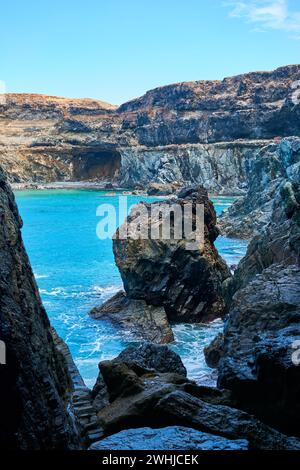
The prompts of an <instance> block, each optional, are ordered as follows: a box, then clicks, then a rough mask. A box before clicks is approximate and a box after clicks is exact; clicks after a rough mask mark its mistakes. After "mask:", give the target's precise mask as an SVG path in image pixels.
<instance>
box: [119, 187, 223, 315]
mask: <svg viewBox="0 0 300 470" xmlns="http://www.w3.org/2000/svg"><path fill="white" fill-rule="evenodd" d="M184 194H185V198H184V199H182V198H181V197H180V194H179V197H178V199H177V200H168V201H166V202H164V207H165V208H170V207H172V204H174V202H175V203H177V204H178V207H179V208H180V211H181V212H180V213H181V214H182V211H183V207H184V206H185V205H186V204H188V203H189V204H190V205H191V207H192V208H193V214H194V211H195V210H196V209H195V208H196V206H197V205H203V207H204V227H203V231H204V243H203V245H202V246H201V244H200V242H199V243H198V245H197V247H196V249H194V250H190V249H187V234H186V233H184V234H183V238H182V239H176V240H175V239H172V236H171V239H169V240H168V239H162V238H160V239H153V238H150V239H149V238H148V239H145V238H139V235H138V236H136V233H135V234H134V236H129V237H127V238H126V239H121V238H120V237H119V234H120V232H121V231H124V227H126V226H121V227H120V228H119V230H118V232H117V234H116V237H114V241H113V250H114V255H115V260H116V264H117V266H118V268H119V270H120V273H121V276H122V279H123V283H124V288H125V291H126V294H127V296H128V297H129V298H130V299H136V300H144V301H145V302H147V304H150V305H154V306H163V307H164V308H165V311H166V313H167V316H168V318H169V320H176V321H186V322H200V321H201V322H207V321H211V320H214V319H215V318H219V317H221V316H222V315H223V313H224V301H223V292H222V289H223V283H224V281H225V280H226V279H228V278H229V277H230V272H229V269H228V268H227V266H226V263H225V262H224V261H223V260H222V258H221V257H220V256H219V254H218V252H217V250H216V248H215V246H214V243H213V242H214V241H215V239H216V238H217V236H218V233H219V232H218V229H217V226H216V213H215V210H214V207H213V204H212V203H211V201H210V200H209V199H208V196H207V192H206V191H205V190H204V189H203V188H190V189H188V190H187V191H186V193H184ZM158 204H159V203H153V204H151V205H150V204H146V203H142V204H141V205H138V206H135V207H134V209H133V210H132V212H131V214H130V215H129V217H128V219H127V222H126V223H127V225H130V224H131V225H132V222H133V223H134V222H135V221H136V220H139V225H140V226H141V227H144V228H145V227H146V230H148V227H149V217H150V223H152V224H153V225H155V224H156V223H157V221H156V220H154V217H153V215H152V214H153V212H152V211H153V209H154V210H155V209H157V208H158V209H159V208H160V207H161V206H158ZM145 209H146V215H145ZM141 214H142V215H141ZM141 217H142V220H141ZM151 217H152V219H151ZM193 217H194V215H193ZM171 227H172V229H173V228H174V223H173V225H172V224H171ZM130 230H131V229H130Z"/></svg>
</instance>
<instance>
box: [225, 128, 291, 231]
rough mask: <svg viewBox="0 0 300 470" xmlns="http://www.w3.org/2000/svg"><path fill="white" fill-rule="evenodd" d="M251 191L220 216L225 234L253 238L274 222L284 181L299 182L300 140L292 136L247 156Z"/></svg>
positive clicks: (249, 189) (249, 188)
mask: <svg viewBox="0 0 300 470" xmlns="http://www.w3.org/2000/svg"><path fill="white" fill-rule="evenodd" d="M247 173H248V191H247V194H246V196H244V197H242V198H241V199H240V200H238V201H237V202H235V203H234V204H233V205H232V206H231V207H230V208H229V209H228V210H227V211H226V212H224V213H223V214H222V216H221V218H220V219H219V227H220V228H221V231H222V233H224V234H225V235H227V236H229V237H236V238H252V236H253V235H257V234H259V233H260V232H261V230H262V229H263V228H264V227H265V226H266V225H267V224H268V223H269V222H270V221H271V215H272V213H273V205H274V198H275V197H276V194H277V193H278V191H279V188H280V186H283V185H284V183H288V182H290V183H293V182H294V183H297V182H299V181H300V139H299V138H296V137H290V138H287V139H283V140H282V141H281V142H280V143H277V144H275V143H273V144H270V145H268V146H266V147H264V148H262V149H261V150H260V151H259V152H258V153H257V154H256V155H255V156H254V157H253V158H249V159H248V163H247Z"/></svg>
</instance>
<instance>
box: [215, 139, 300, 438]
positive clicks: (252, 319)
mask: <svg viewBox="0 0 300 470" xmlns="http://www.w3.org/2000/svg"><path fill="white" fill-rule="evenodd" d="M285 143H286V142H285ZM292 143H293V144H295V141H293V140H292ZM292 148H293V149H294V150H295V148H296V147H294V146H292ZM290 150H291V148H290ZM286 155H289V156H295V153H294V152H292V151H290V152H287V153H286ZM273 163H274V162H272V160H271V165H273ZM279 163H280V161H279V160H278V164H279ZM290 163H291V162H290ZM291 166H292V167H293V168H292V171H290V172H289V175H290V179H289V180H286V179H285V178H279V181H278V185H277V189H276V190H275V194H273V199H272V201H270V205H271V215H270V217H269V223H267V224H266V226H265V227H264V228H263V229H261V233H260V234H259V235H257V236H256V237H254V238H253V240H252V241H251V242H250V244H249V247H248V250H247V253H246V256H245V257H244V258H243V259H242V260H241V262H240V263H239V265H238V267H237V270H236V271H235V274H234V277H233V279H232V280H231V282H230V283H229V290H228V305H229V315H228V318H227V320H226V323H225V328H224V335H223V337H218V339H216V340H215V341H214V343H213V344H212V345H211V346H210V348H208V350H207V351H206V352H207V357H208V362H210V363H211V365H215V366H217V367H218V371H219V380H218V384H219V386H220V387H225V388H228V389H230V390H231V391H232V393H233V397H234V399H235V400H236V403H237V406H239V407H241V408H243V409H245V410H246V411H248V412H251V413H254V414H256V415H258V416H259V417H260V418H261V419H263V420H264V421H266V422H268V423H269V424H271V425H273V426H275V427H277V428H279V429H281V430H282V431H284V432H286V433H288V434H290V433H292V434H296V435H299V425H298V423H299V419H300V404H299V393H300V390H299V383H300V368H299V337H300V310H299V305H300V297H299V292H300V289H299V287H300V275H299V274H300V186H299V181H300V180H299V162H294V165H291ZM290 169H291V168H290ZM258 184H259V183H258ZM271 187H272V186H271Z"/></svg>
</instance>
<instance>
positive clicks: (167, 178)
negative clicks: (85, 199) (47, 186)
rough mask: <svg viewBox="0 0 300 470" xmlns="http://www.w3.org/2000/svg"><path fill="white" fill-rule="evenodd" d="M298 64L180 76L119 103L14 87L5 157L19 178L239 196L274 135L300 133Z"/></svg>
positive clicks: (3, 122)
mask: <svg viewBox="0 0 300 470" xmlns="http://www.w3.org/2000/svg"><path fill="white" fill-rule="evenodd" d="M299 79H300V66H299V65H292V66H287V67H282V68H279V69H277V70H274V71H272V72H254V73H250V74H245V75H239V76H236V77H230V78H225V79H224V80H222V81H196V82H184V83H178V84H173V85H169V86H165V87H160V88H157V89H154V90H151V91H149V92H147V93H146V94H145V95H144V96H142V97H141V98H138V99H136V100H133V101H131V102H129V103H125V104H123V105H122V106H120V107H119V108H118V109H117V108H116V107H115V106H112V105H108V104H107V103H103V102H100V101H96V100H74V99H73V100H70V99H63V98H57V97H49V96H41V95H26V94H24V95H17V94H7V95H6V97H5V99H6V103H5V104H4V105H1V106H0V144H1V152H0V163H1V164H2V165H3V166H4V167H5V170H6V171H7V173H8V174H9V175H10V180H11V181H13V182H35V183H45V182H53V181H72V180H73V181H74V179H79V180H83V181H85V180H97V181H100V182H102V183H103V186H105V184H106V183H107V182H114V183H116V184H119V185H120V186H123V187H125V186H126V187H134V186H137V185H142V186H143V187H146V186H147V185H148V184H149V183H151V182H154V183H158V184H161V183H162V184H164V183H174V182H176V183H177V184H184V185H187V184H195V183H197V184H202V185H205V187H206V188H207V189H208V190H210V191H212V192H214V193H222V194H233V193H234V194H241V193H242V192H243V191H245V189H246V187H247V161H248V158H252V156H254V155H255V154H256V152H257V151H258V150H259V149H260V148H261V147H263V146H265V145H266V144H267V141H270V140H273V139H276V138H278V137H286V136H290V135H296V136H299V129H300V125H299V119H300V118H299V106H300V105H299V103H298V104H297V100H295V99H293V98H294V97H295V95H296V94H297V93H298V90H297V89H296V88H295V86H296V85H297V81H298V80H299Z"/></svg>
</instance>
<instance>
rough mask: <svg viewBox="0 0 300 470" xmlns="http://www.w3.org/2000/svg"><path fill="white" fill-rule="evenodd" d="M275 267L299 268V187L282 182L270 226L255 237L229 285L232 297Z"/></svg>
mask: <svg viewBox="0 0 300 470" xmlns="http://www.w3.org/2000/svg"><path fill="white" fill-rule="evenodd" d="M272 264H281V265H282V266H289V265H292V264H296V265H299V264H300V184H299V180H298V182H290V181H283V183H282V184H281V185H280V186H279V188H278V191H277V193H276V194H275V196H274V202H273V210H272V215H271V220H270V223H269V224H268V225H267V226H266V227H265V228H264V229H263V230H262V232H261V234H260V235H257V236H256V237H254V238H253V239H252V240H251V242H250V244H249V246H248V249H247V253H246V255H245V257H244V258H243V259H242V260H241V261H240V263H239V265H238V268H237V270H236V271H235V275H234V278H233V280H232V282H231V283H229V293H230V294H229V295H232V293H233V292H235V291H236V290H238V289H239V288H241V287H243V286H245V285H247V283H248V282H249V281H251V280H252V279H253V278H254V276H255V275H256V274H260V273H261V272H262V271H263V270H264V269H266V268H268V267H269V266H271V265H272Z"/></svg>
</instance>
